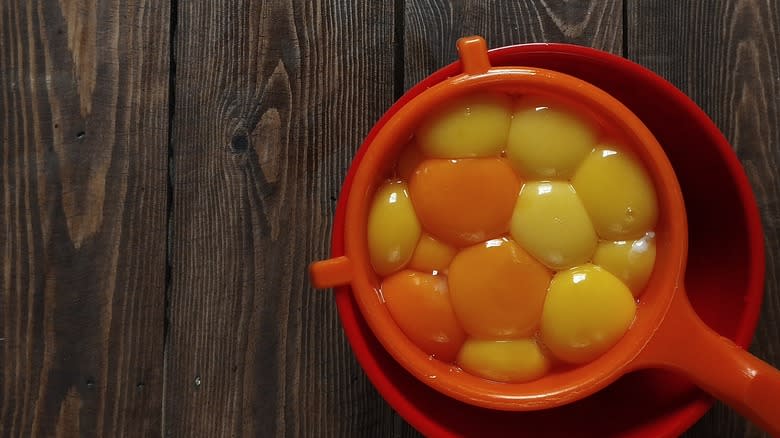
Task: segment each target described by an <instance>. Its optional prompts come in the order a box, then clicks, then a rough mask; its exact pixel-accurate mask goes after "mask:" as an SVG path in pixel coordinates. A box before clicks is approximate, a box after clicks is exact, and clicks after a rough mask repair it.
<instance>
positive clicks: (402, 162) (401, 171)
mask: <svg viewBox="0 0 780 438" xmlns="http://www.w3.org/2000/svg"><path fill="white" fill-rule="evenodd" d="M424 160H425V155H423V153H422V152H420V148H419V147H418V146H417V144H416V143H414V142H412V143H410V144H409V145H406V146H404V148H403V150H402V151H401V155H400V156H399V157H398V162H397V164H396V173H397V175H398V177H399V178H401V179H402V180H404V181H409V177H410V176H412V173H413V172H414V170H415V169H416V168H417V166H419V165H420V163H422V162H423V161H424Z"/></svg>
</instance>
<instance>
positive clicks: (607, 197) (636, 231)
mask: <svg viewBox="0 0 780 438" xmlns="http://www.w3.org/2000/svg"><path fill="white" fill-rule="evenodd" d="M571 182H572V185H574V188H575V190H577V194H578V195H579V196H580V198H581V199H582V202H583V203H584V204H585V208H586V209H587V210H588V213H589V214H590V217H591V220H593V226H594V227H595V228H596V232H598V234H599V236H601V238H603V239H606V240H627V239H637V238H639V237H641V236H642V235H643V234H644V233H645V232H646V231H648V230H651V229H653V227H654V226H655V223H656V220H657V219H658V206H657V200H656V196H655V190H654V188H653V183H652V181H651V180H650V177H649V176H648V175H647V173H646V172H645V170H644V169H643V168H642V166H641V165H640V164H639V163H638V162H637V161H636V160H635V159H634V158H632V157H631V156H629V155H628V154H626V153H624V152H620V151H617V150H614V149H609V148H606V149H599V150H597V151H594V152H593V153H591V154H590V155H589V156H588V157H587V158H586V159H585V161H583V163H582V165H581V166H580V167H579V169H578V170H577V172H576V173H575V174H574V177H573V178H572V181H571Z"/></svg>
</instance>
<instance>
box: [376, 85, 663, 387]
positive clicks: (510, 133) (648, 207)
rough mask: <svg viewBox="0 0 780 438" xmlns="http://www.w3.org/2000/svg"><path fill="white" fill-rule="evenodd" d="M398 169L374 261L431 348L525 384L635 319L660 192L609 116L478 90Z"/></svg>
mask: <svg viewBox="0 0 780 438" xmlns="http://www.w3.org/2000/svg"><path fill="white" fill-rule="evenodd" d="M395 177H396V178H398V179H397V180H392V181H388V182H386V183H385V184H384V185H382V186H381V187H380V188H379V189H378V190H377V191H376V194H375V197H374V204H373V205H372V207H371V211H370V213H369V218H368V246H369V256H370V258H371V262H372V265H373V267H374V269H375V271H376V272H377V274H378V275H379V276H380V277H383V280H382V285H381V291H382V296H383V297H384V300H385V302H386V304H387V308H388V310H389V312H390V314H391V316H392V317H393V319H394V320H395V321H396V323H397V324H398V325H399V327H400V328H401V330H402V331H403V332H404V333H405V334H406V335H407V336H408V337H409V339H410V340H411V341H412V342H414V343H415V344H416V345H417V346H418V347H420V349H421V350H423V351H425V352H426V353H428V354H431V355H433V356H435V357H436V358H438V359H441V360H444V361H448V362H455V363H457V364H458V365H459V366H460V367H461V368H462V369H464V370H465V371H467V372H469V373H471V374H474V375H477V376H481V377H484V378H487V379H491V380H496V381H503V382H523V381H529V380H533V379H536V378H539V377H541V376H543V375H544V374H546V373H547V372H549V369H550V367H551V363H552V362H565V363H571V364H582V363H586V362H589V361H591V360H593V359H595V358H596V357H598V356H600V355H601V354H603V353H604V352H606V351H607V350H608V349H609V348H611V347H612V346H613V345H614V344H615V343H616V342H617V341H618V340H619V339H620V338H621V337H622V336H623V334H625V332H626V330H628V328H629V327H630V325H631V323H632V321H633V318H634V315H635V312H636V301H635V297H638V296H639V295H640V294H641V293H642V291H643V289H644V287H645V284H646V283H647V281H648V279H649V277H650V275H651V273H652V269H653V265H654V262H655V251H656V249H655V241H654V236H655V235H654V233H653V232H652V229H653V227H654V226H655V222H656V220H657V215H658V212H657V205H656V198H655V193H654V189H653V186H652V182H651V180H650V178H649V177H648V176H647V174H646V173H645V171H644V169H643V168H642V166H641V165H640V164H639V162H638V161H637V160H636V159H635V158H634V157H633V156H632V155H630V154H628V153H626V152H625V151H623V150H621V149H619V148H616V147H612V146H610V145H607V144H603V143H599V133H598V129H596V128H595V125H592V124H589V123H586V122H584V121H583V120H581V119H580V118H579V117H578V116H576V115H574V114H573V113H569V112H567V111H565V110H563V109H561V108H559V107H556V106H555V105H549V104H545V103H544V102H543V101H541V100H539V99H528V98H522V99H520V100H519V101H518V102H517V103H513V102H512V99H511V98H510V97H509V96H507V95H503V94H497V93H477V94H473V95H468V96H464V97H461V98H460V99H458V100H456V102H454V103H453V105H451V106H448V108H447V109H445V110H443V111H441V112H439V113H437V114H434V115H432V116H431V117H429V118H428V119H427V120H425V121H424V122H423V123H422V124H421V125H420V127H419V128H418V130H417V132H416V134H415V137H414V139H413V140H412V141H411V142H410V144H408V145H407V146H406V147H405V148H404V149H403V150H402V152H401V154H400V156H399V159H398V161H397V162H396V167H395ZM407 184H408V185H407Z"/></svg>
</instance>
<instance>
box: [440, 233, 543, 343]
mask: <svg viewBox="0 0 780 438" xmlns="http://www.w3.org/2000/svg"><path fill="white" fill-rule="evenodd" d="M448 275H449V286H450V299H451V300H452V307H453V309H454V310H455V315H457V317H458V320H459V321H460V323H461V326H462V327H463V328H464V329H465V330H466V332H467V333H468V334H469V335H471V336H472V337H475V338H481V339H502V338H503V339H506V338H516V337H523V336H530V335H531V334H533V332H534V330H535V329H536V326H537V324H538V322H539V317H540V315H541V313H542V305H543V303H544V296H545V293H546V292H547V287H548V285H549V284H550V278H551V276H552V274H551V273H550V271H548V270H547V268H545V267H544V265H542V264H541V263H539V262H538V261H537V260H536V259H534V258H533V257H532V256H531V255H530V254H528V253H527V252H525V251H524V250H523V249H522V248H520V246H519V245H518V244H517V243H515V242H513V241H512V240H509V239H506V238H501V239H494V240H489V241H487V242H485V243H482V244H479V245H474V246H472V247H469V248H466V249H464V250H462V251H461V252H459V253H458V255H456V256H455V258H454V259H453V260H452V263H451V264H450V270H449V274H448Z"/></svg>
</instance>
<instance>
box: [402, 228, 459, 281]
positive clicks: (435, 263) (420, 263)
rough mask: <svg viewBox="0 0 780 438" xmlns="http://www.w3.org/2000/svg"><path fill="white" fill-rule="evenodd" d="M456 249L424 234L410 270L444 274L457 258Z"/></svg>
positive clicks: (410, 262)
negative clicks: (453, 259) (454, 258)
mask: <svg viewBox="0 0 780 438" xmlns="http://www.w3.org/2000/svg"><path fill="white" fill-rule="evenodd" d="M455 252H456V250H455V248H453V247H451V246H449V245H447V244H444V243H442V242H439V241H438V240H436V239H434V238H433V237H431V236H429V235H427V234H423V236H422V237H421V238H420V241H419V242H417V248H415V250H414V254H412V260H410V261H409V268H410V269H415V270H418V271H421V272H433V271H439V272H444V271H446V270H447V268H448V267H449V266H450V262H451V261H452V258H453V257H455Z"/></svg>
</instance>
